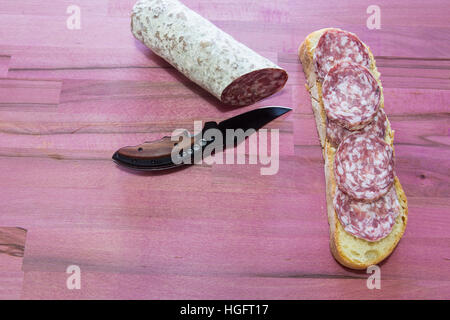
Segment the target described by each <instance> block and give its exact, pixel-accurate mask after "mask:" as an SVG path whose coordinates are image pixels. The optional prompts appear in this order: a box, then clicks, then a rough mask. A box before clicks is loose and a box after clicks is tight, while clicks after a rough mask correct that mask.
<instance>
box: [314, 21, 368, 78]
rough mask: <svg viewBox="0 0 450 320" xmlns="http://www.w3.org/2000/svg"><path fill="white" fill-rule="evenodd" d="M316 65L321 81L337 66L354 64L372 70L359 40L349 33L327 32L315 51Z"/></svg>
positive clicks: (366, 51) (365, 49) (366, 52)
mask: <svg viewBox="0 0 450 320" xmlns="http://www.w3.org/2000/svg"><path fill="white" fill-rule="evenodd" d="M313 60H314V65H315V68H316V72H317V76H318V78H319V80H323V79H324V78H325V76H326V74H327V73H328V71H330V69H331V68H332V67H334V65H335V64H337V63H341V62H353V63H357V64H360V65H362V66H364V67H366V68H370V56H369V51H368V50H367V48H366V46H364V44H363V43H362V42H361V40H359V38H358V37H357V36H356V35H355V34H353V33H351V32H348V31H343V30H338V29H332V30H327V31H325V32H324V33H323V34H322V36H321V37H320V39H319V42H318V43H317V46H316V49H315V50H314V56H313Z"/></svg>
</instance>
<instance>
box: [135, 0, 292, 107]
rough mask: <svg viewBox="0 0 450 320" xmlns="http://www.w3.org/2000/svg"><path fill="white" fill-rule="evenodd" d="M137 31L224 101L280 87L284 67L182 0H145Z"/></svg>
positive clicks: (248, 99)
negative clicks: (199, 13) (217, 25)
mask: <svg viewBox="0 0 450 320" xmlns="http://www.w3.org/2000/svg"><path fill="white" fill-rule="evenodd" d="M131 26H132V27H131V28H132V32H133V34H134V36H135V37H136V38H137V39H138V40H140V41H141V42H143V43H144V44H145V45H146V46H147V47H149V48H150V49H152V50H153V52H154V53H156V54H157V55H159V56H161V57H162V58H163V59H165V60H166V61H167V62H169V63H170V64H171V65H172V66H174V67H175V68H176V69H178V70H179V71H180V72H181V73H183V74H184V75H185V76H186V77H188V78H189V79H190V80H192V81H194V82H195V83H197V84H198V85H200V86H201V87H203V88H204V89H205V90H207V91H208V92H210V93H211V94H212V95H214V96H215V97H216V98H218V99H219V100H221V101H222V102H223V103H225V104H229V105H236V106H243V105H249V104H251V103H254V102H256V101H258V100H261V99H263V98H265V97H267V96H270V95H272V94H273V93H275V92H277V91H279V90H281V89H282V88H283V86H284V85H285V83H286V81H287V78H288V75H287V73H286V71H285V70H283V69H282V68H280V67H279V66H277V65H276V64H274V63H273V62H271V61H269V60H268V59H266V58H264V57H262V56H261V55H259V54H257V53H256V52H254V51H253V50H251V49H249V48H248V47H246V46H245V45H244V44H242V43H240V42H238V41H236V40H235V39H234V38H233V37H232V36H230V35H229V34H227V33H225V32H223V31H222V30H220V29H219V28H217V27H216V26H215V25H214V24H212V23H211V22H209V21H208V20H206V19H205V18H203V17H201V16H200V15H198V14H197V13H195V12H194V11H192V10H190V9H189V8H187V7H186V6H184V5H183V4H182V3H180V2H179V1H177V0H140V1H138V2H137V3H136V4H135V6H134V8H133V12H132V22H131Z"/></svg>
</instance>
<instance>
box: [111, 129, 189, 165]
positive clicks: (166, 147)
mask: <svg viewBox="0 0 450 320" xmlns="http://www.w3.org/2000/svg"><path fill="white" fill-rule="evenodd" d="M177 137H178V139H176V138H175V139H174V140H175V141H172V138H171V137H163V138H161V139H160V140H156V141H150V142H144V143H143V144H140V145H137V146H130V147H124V148H121V149H120V150H119V151H118V153H119V155H121V156H125V157H128V158H134V159H146V160H155V159H161V158H170V157H171V154H172V150H173V148H174V147H175V146H177V147H178V148H180V149H187V148H190V147H192V145H193V144H194V142H195V137H189V135H187V134H180V135H178V136H177Z"/></svg>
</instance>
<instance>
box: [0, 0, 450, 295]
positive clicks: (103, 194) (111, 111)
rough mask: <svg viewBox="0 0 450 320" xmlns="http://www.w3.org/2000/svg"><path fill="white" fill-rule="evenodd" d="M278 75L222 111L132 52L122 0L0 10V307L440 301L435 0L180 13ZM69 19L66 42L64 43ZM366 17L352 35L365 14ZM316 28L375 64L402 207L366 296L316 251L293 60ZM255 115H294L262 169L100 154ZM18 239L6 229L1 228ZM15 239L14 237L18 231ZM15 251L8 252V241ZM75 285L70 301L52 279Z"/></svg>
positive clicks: (445, 280) (444, 127) (311, 142)
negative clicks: (273, 164)
mask: <svg viewBox="0 0 450 320" xmlns="http://www.w3.org/2000/svg"><path fill="white" fill-rule="evenodd" d="M184 2H185V3H186V4H187V5H188V6H190V7H191V8H192V9H194V10H196V11H198V12H199V13H200V14H202V15H204V16H205V17H207V18H209V19H210V20H212V21H213V22H214V23H216V24H217V25H218V26H220V27H221V28H223V29H224V30H226V31H227V32H229V33H230V34H232V35H233V36H235V37H236V38H237V39H239V40H240V41H242V42H244V43H246V44H247V45H248V46H249V47H251V48H253V49H254V50H256V51H258V52H260V53H261V54H263V55H265V56H267V57H268V58H271V59H273V60H274V61H277V62H278V64H280V65H281V66H283V67H285V68H286V69H287V70H288V72H289V76H290V78H289V81H288V84H287V86H286V88H285V89H284V90H283V91H282V92H280V93H279V94H277V95H275V96H273V97H271V98H268V99H266V100H264V101H261V102H259V103H257V104H255V105H253V106H249V107H245V108H240V109H230V108H226V107H223V106H220V105H219V104H217V103H216V101H215V100H214V99H213V98H211V97H210V96H208V95H207V94H206V93H205V92H204V91H203V90H201V89H199V88H198V87H196V86H195V85H193V84H192V83H190V82H189V81H187V80H186V78H184V77H183V76H181V75H180V74H179V73H178V72H176V71H175V70H174V69H172V68H170V67H169V65H168V64H167V63H165V62H164V61H162V60H161V59H159V58H158V57H156V56H155V55H154V54H152V53H151V52H150V50H148V49H146V48H145V47H143V46H142V45H141V44H140V43H139V42H137V41H136V40H134V38H133V37H132V35H131V32H130V30H129V29H130V28H129V25H130V19H129V12H130V9H131V7H132V5H133V3H134V0H95V1H93V0H77V1H73V0H59V1H51V0H27V1H24V0H21V1H19V0H15V1H12V0H0V204H1V209H0V212H1V214H0V227H2V228H1V229H0V243H1V244H0V298H25V299H40V298H57V299H70V298H75V299H77V298H114V299H118V298H136V299H141V298H150V299H176V298H188V299H190V298H194V299H197V298H205V299H213V298H214V299H215V298H221V299H230V298H232V299H238V298H239V299H241V298H242V299H247V298H250V299H260V298H272V299H281V298H284V299H312V298H319V299H322V298H323V299H327V298H337V299H345V298H356V299H391V298H400V299H403V298H413V299H416V298H437V299H449V298H450V231H449V230H450V216H449V207H450V198H449V190H450V188H449V174H450V160H449V159H450V147H449V146H450V138H449V121H450V117H449V109H450V108H449V107H450V53H449V52H450V24H449V16H450V4H449V3H448V1H445V0H441V1H439V0H434V1H427V2H425V1H423V0H412V1H388V0H379V1H377V2H373V3H372V2H367V1H349V0H343V1H336V4H333V3H332V2H331V1H329V0H318V1H303V0H302V1H300V0H277V1H272V0H229V1H224V0H184ZM72 4H76V5H78V6H79V8H80V9H81V16H80V17H81V29H80V30H70V29H68V28H67V26H66V20H67V18H68V17H69V15H70V14H67V13H66V12H67V11H66V10H67V8H68V7H69V6H70V5H72ZM370 4H376V5H378V6H379V7H380V8H381V29H379V30H369V29H368V28H367V26H366V19H367V18H368V16H369V14H367V13H366V9H367V7H368V6H369V5H370ZM328 26H334V27H341V28H344V29H347V30H350V31H353V32H355V33H357V34H358V35H359V36H360V37H361V39H362V40H363V41H365V42H366V43H368V45H369V46H370V47H371V49H372V51H373V52H374V54H375V55H376V58H377V64H378V67H379V70H380V71H381V73H382V81H383V85H384V88H385V91H384V92H385V100H386V112H387V114H388V115H389V118H390V119H391V122H392V126H393V128H394V129H395V130H396V140H395V147H396V155H397V164H396V170H397V174H398V176H399V178H400V180H401V182H402V184H403V186H404V188H405V191H406V194H407V196H408V200H409V206H410V216H409V217H410V218H409V224H408V227H407V230H406V234H405V236H404V238H403V239H402V241H401V243H400V245H399V246H398V248H397V250H396V251H395V252H394V253H393V255H392V256H391V257H390V258H389V259H388V260H387V261H386V262H385V263H383V264H381V277H382V282H381V290H369V289H367V287H366V280H367V277H368V275H367V274H366V273H365V272H355V271H351V270H348V269H345V268H343V267H341V266H340V265H339V264H337V263H336V262H335V261H334V260H333V258H332V256H331V254H330V252H329V249H328V225H327V219H326V214H325V185H324V176H323V167H322V157H321V153H320V147H319V140H318V138H317V134H316V131H315V124H314V121H313V117H312V112H311V105H310V101H309V96H308V94H307V92H306V90H305V88H304V83H305V79H304V75H303V72H302V71H301V65H300V64H299V61H298V60H297V56H296V50H297V47H298V46H299V44H300V43H301V42H302V40H303V39H304V38H305V36H306V35H307V34H308V33H310V32H311V31H314V30H316V29H319V28H323V27H328ZM265 105H284V106H289V107H292V108H293V109H294V111H293V112H291V114H290V115H289V116H286V117H284V118H283V119H280V120H277V121H275V122H273V123H271V125H270V127H271V128H280V141H281V143H280V144H281V146H280V153H281V156H280V170H279V173H278V174H277V175H273V176H261V175H260V174H259V169H260V167H259V166H255V165H246V166H242V165H214V166H206V165H202V166H195V167H190V168H187V169H185V170H180V171H178V172H176V173H173V174H144V173H141V174H133V173H130V172H128V171H126V170H122V169H119V168H118V167H117V166H116V165H115V164H114V163H113V162H112V161H111V160H110V157H111V155H112V153H113V151H114V150H116V149H118V148H119V147H122V146H124V145H133V144H138V143H140V142H143V141H145V140H151V139H156V138H159V137H162V136H163V135H166V134H169V133H170V132H171V131H172V130H173V129H174V128H176V127H180V125H181V126H184V127H186V128H188V129H192V126H193V120H220V119H224V118H227V117H229V116H232V115H235V114H238V113H241V112H243V111H247V110H251V109H253V108H255V107H259V106H265ZM14 227H19V228H14ZM25 230H26V231H25ZM25 238H26V239H25ZM69 265H78V266H79V267H80V268H81V283H82V287H81V289H80V290H68V289H67V287H66V279H67V277H68V274H66V268H67V267H68V266H69Z"/></svg>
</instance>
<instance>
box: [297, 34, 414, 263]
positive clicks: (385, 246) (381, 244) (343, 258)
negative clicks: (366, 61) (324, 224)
mask: <svg viewBox="0 0 450 320" xmlns="http://www.w3.org/2000/svg"><path fill="white" fill-rule="evenodd" d="M332 29H335V28H325V29H320V30H317V31H314V32H312V33H310V34H309V35H308V36H307V37H306V39H305V40H304V41H303V42H302V44H301V45H300V47H299V49H298V56H299V58H300V61H301V63H302V67H303V72H304V73H305V78H306V89H307V90H308V92H309V93H310V96H311V104H312V109H313V113H314V118H315V120H316V125H317V132H318V135H319V139H320V144H321V146H322V154H323V158H324V161H325V167H324V171H325V181H326V200H327V214H328V223H329V226H330V250H331V253H332V254H333V256H334V258H335V259H336V260H337V261H338V262H339V263H340V264H342V265H343V266H346V267H348V268H351V269H366V268H367V267H369V266H371V265H375V264H378V263H380V262H381V261H383V260H384V259H386V258H387V257H388V256H389V255H390V254H391V253H392V251H394V249H395V247H396V246H397V244H398V242H399V241H400V239H401V237H402V236H403V233H404V232H405V229H406V224H407V220H408V205H407V199H406V195H405V192H404V191H403V188H402V186H401V184H400V181H399V179H398V178H397V177H395V181H394V188H395V191H396V193H397V197H398V199H399V203H400V206H401V210H400V214H399V216H398V217H397V220H396V223H395V225H394V227H393V230H392V231H391V233H390V234H389V235H388V236H387V237H385V238H383V239H381V240H379V241H375V242H369V241H366V240H364V239H359V238H356V237H354V236H353V235H351V234H349V233H348V232H346V231H345V230H344V228H343V227H342V225H341V224H340V222H339V220H338V217H337V215H336V212H335V210H334V207H333V198H334V190H335V188H336V180H335V178H334V170H333V165H334V155H335V152H336V149H335V148H334V147H333V146H332V144H331V142H330V141H328V139H327V136H326V114H325V110H324V107H323V101H322V84H321V82H320V81H319V80H318V78H317V75H316V72H315V67H314V62H313V54H314V50H315V47H316V46H317V43H318V41H319V39H320V37H321V35H322V34H323V33H324V32H325V31H327V30H332ZM364 46H365V47H366V48H367V50H368V52H369V57H370V61H371V63H370V71H371V73H372V74H373V75H374V77H375V79H377V81H378V83H379V85H380V88H381V101H380V107H381V108H384V96H383V88H382V86H381V81H380V73H379V72H378V70H377V68H376V65H375V59H374V56H373V54H372V52H371V50H370V48H369V47H368V46H367V45H365V44H364ZM385 141H386V142H387V143H388V144H389V145H391V146H392V148H394V146H393V142H394V132H393V131H392V129H391V126H390V123H389V120H388V126H387V128H386V135H385Z"/></svg>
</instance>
